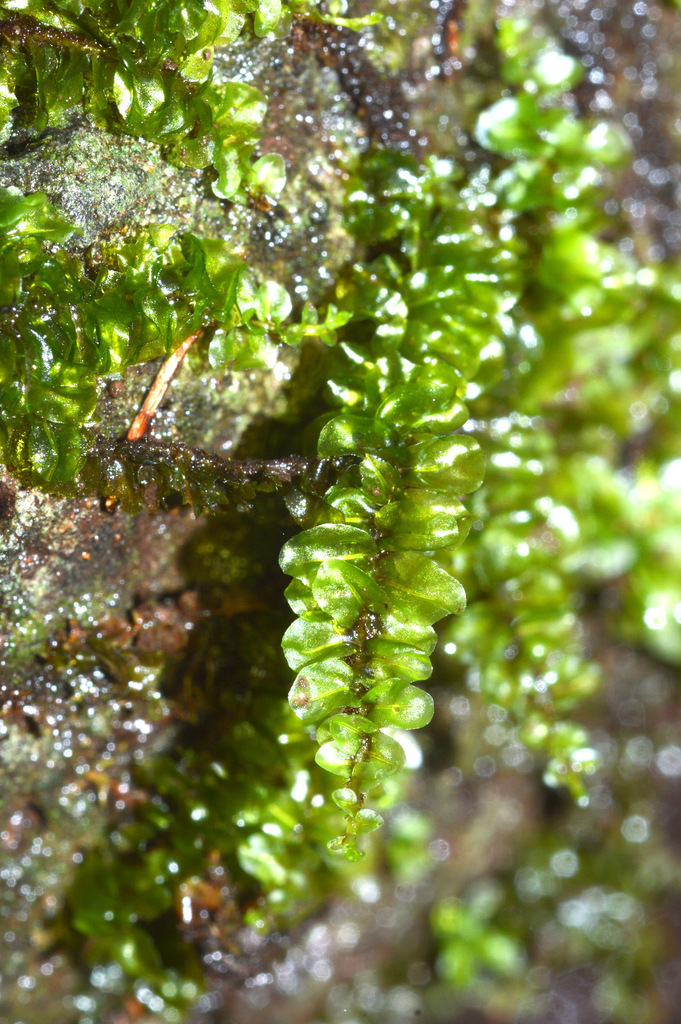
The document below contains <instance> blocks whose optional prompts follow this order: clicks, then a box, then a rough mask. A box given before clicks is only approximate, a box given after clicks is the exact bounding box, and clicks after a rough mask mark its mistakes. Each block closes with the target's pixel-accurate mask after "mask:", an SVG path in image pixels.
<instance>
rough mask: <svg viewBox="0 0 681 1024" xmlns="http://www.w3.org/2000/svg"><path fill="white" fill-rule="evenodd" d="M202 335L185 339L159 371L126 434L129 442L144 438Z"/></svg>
mask: <svg viewBox="0 0 681 1024" xmlns="http://www.w3.org/2000/svg"><path fill="white" fill-rule="evenodd" d="M200 334H201V331H197V332H196V334H190V335H189V337H188V338H185V339H184V341H183V342H182V344H181V345H180V346H179V347H178V348H176V349H175V351H174V352H173V354H172V355H171V356H168V358H167V359H166V361H165V363H164V364H163V366H162V367H161V369H160V370H159V371H158V374H157V375H156V380H155V381H154V383H153V384H152V385H151V388H150V390H149V393H148V394H147V397H146V398H145V399H144V402H143V403H142V408H141V409H140V411H139V412H138V413H137V415H136V416H135V418H134V420H133V421H132V425H131V426H130V430H129V431H128V433H127V434H126V439H127V440H128V441H139V439H140V438H141V437H143V436H144V434H145V433H146V430H147V427H148V426H149V424H150V422H151V420H152V418H153V416H154V414H155V412H156V410H157V409H158V407H159V405H160V404H161V402H162V401H163V396H164V395H165V393H166V391H167V390H168V385H169V384H170V382H171V380H172V379H173V377H174V376H175V374H176V372H177V368H178V366H179V365H180V363H181V362H182V360H183V359H184V357H185V356H186V354H187V352H188V351H189V349H190V348H191V347H192V345H193V344H194V342H195V341H196V339H197V338H198V337H199V335H200Z"/></svg>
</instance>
